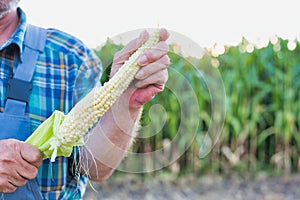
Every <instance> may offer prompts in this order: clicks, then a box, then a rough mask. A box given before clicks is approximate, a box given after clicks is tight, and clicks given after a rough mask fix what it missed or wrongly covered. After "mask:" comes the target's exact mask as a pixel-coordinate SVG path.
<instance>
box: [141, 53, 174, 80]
mask: <svg viewBox="0 0 300 200" xmlns="http://www.w3.org/2000/svg"><path fill="white" fill-rule="evenodd" d="M169 65H170V58H169V56H167V55H165V56H163V57H161V58H160V59H159V60H157V61H156V62H154V63H150V64H148V65H146V66H144V67H142V68H141V69H140V70H139V71H138V73H137V74H136V76H135V78H136V79H139V80H142V79H145V78H146V77H148V76H150V75H152V74H154V73H156V72H159V71H161V70H164V69H166V68H167V67H168V66H169Z"/></svg>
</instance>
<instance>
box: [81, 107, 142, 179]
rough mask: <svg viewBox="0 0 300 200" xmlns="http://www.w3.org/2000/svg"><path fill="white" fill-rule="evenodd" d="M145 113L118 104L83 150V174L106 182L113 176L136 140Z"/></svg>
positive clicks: (103, 119)
mask: <svg viewBox="0 0 300 200" xmlns="http://www.w3.org/2000/svg"><path fill="white" fill-rule="evenodd" d="M141 111H142V109H141V108H139V109H131V110H129V109H128V106H126V105H125V104H122V103H116V104H115V105H114V106H113V107H112V108H111V109H110V110H109V111H108V112H106V113H105V115H103V117H102V118H101V120H100V121H99V123H98V124H97V125H96V126H95V128H94V129H93V130H92V131H91V133H90V134H89V135H88V138H87V141H86V144H85V146H84V147H83V148H82V149H81V160H80V169H81V172H82V173H83V174H86V175H88V176H89V178H90V179H91V180H94V181H103V180H105V179H106V178H108V177H109V176H110V175H111V174H112V173H113V171H114V169H115V168H116V167H117V166H118V165H119V164H120V162H121V161H122V159H123V158H124V156H125V155H126V152H127V150H128V149H129V147H130V146H131V144H132V141H133V140H134V137H135V134H136V131H137V127H138V124H139V120H140V115H141Z"/></svg>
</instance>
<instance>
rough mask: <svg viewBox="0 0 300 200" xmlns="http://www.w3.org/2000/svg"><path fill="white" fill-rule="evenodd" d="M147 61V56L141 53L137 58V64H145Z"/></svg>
mask: <svg viewBox="0 0 300 200" xmlns="http://www.w3.org/2000/svg"><path fill="white" fill-rule="evenodd" d="M147 61H148V58H147V56H145V55H142V56H141V57H140V58H139V59H138V64H139V65H143V64H146V63H147Z"/></svg>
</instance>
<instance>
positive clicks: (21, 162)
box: [0, 139, 43, 193]
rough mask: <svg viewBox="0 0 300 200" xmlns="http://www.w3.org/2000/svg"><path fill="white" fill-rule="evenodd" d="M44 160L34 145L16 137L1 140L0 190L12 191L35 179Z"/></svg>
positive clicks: (4, 191)
mask: <svg viewBox="0 0 300 200" xmlns="http://www.w3.org/2000/svg"><path fill="white" fill-rule="evenodd" d="M42 161H43V160H42V155H41V153H40V152H39V150H38V149H36V148H35V147H34V146H32V145H29V144H26V143H24V142H21V141H18V140H15V139H7V140H0V192H3V193H12V192H14V191H15V190H16V189H17V187H19V186H23V185H25V184H26V182H27V180H30V179H34V178H35V177H36V175H37V173H38V167H39V166H41V164H42Z"/></svg>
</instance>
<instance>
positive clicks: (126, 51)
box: [114, 31, 149, 64]
mask: <svg viewBox="0 0 300 200" xmlns="http://www.w3.org/2000/svg"><path fill="white" fill-rule="evenodd" d="M148 38H149V34H148V32H147V31H143V32H142V33H141V34H140V35H139V37H138V38H136V39H134V40H131V41H130V42H129V43H128V44H127V45H126V46H125V47H124V48H123V49H122V50H121V51H119V52H117V53H116V54H115V56H114V63H119V64H122V63H124V61H125V60H127V59H128V58H129V57H130V55H131V54H132V53H134V52H135V51H136V50H137V49H138V48H139V47H141V46H142V45H143V44H144V43H145V42H146V41H147V40H148Z"/></svg>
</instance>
